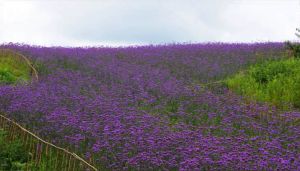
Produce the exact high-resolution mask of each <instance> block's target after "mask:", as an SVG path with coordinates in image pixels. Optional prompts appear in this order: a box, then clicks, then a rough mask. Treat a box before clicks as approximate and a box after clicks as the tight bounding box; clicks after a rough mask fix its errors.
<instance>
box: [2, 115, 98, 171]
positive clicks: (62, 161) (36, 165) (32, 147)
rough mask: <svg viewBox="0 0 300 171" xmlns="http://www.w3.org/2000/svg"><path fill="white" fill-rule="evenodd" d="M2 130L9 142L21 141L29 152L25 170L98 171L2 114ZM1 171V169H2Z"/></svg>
mask: <svg viewBox="0 0 300 171" xmlns="http://www.w3.org/2000/svg"><path fill="white" fill-rule="evenodd" d="M0 129H3V130H4V131H6V132H7V133H8V135H7V141H8V142H9V141H13V140H15V139H16V138H17V139H20V140H21V141H22V143H23V144H24V147H25V148H26V150H28V151H29V154H30V155H28V161H30V162H27V163H26V166H25V167H26V169H25V170H39V171H52V170H53V171H57V170H59V171H97V170H98V169H97V168H96V167H94V166H92V165H91V164H90V163H88V162H87V161H85V160H84V159H82V158H81V157H79V156H78V155H76V154H75V153H72V152H69V151H68V150H66V149H64V148H61V147H57V146H56V145H54V144H51V143H49V142H46V141H44V140H43V139H41V138H40V137H38V136H37V135H35V134H34V133H32V132H30V131H28V130H27V129H25V128H24V127H22V126H21V125H19V124H18V123H16V122H14V121H13V120H11V119H9V118H7V117H6V116H4V115H2V114H1V113H0ZM0 169H1V168H0Z"/></svg>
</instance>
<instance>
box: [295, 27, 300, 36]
mask: <svg viewBox="0 0 300 171" xmlns="http://www.w3.org/2000/svg"><path fill="white" fill-rule="evenodd" d="M295 34H296V36H297V37H298V38H300V29H299V28H296V33H295Z"/></svg>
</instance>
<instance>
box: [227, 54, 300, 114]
mask: <svg viewBox="0 0 300 171" xmlns="http://www.w3.org/2000/svg"><path fill="white" fill-rule="evenodd" d="M226 84H227V86H228V87H229V89H231V90H233V91H235V92H237V93H238V94H241V95H244V96H247V97H249V98H250V99H252V100H257V101H263V102H270V103H271V104H273V105H275V106H277V107H279V108H281V109H289V108H290V107H291V106H292V107H296V108H300V89H299V87H300V59H286V60H280V61H266V62H263V63H259V64H256V65H253V66H251V67H250V68H249V69H248V70H247V71H244V72H240V73H238V74H236V75H234V76H233V77H231V78H229V79H227V80H226Z"/></svg>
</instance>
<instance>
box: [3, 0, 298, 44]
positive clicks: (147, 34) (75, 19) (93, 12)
mask: <svg viewBox="0 0 300 171" xmlns="http://www.w3.org/2000/svg"><path fill="white" fill-rule="evenodd" d="M297 27H300V0H164V1H162V0H161V1H159V0H0V44H1V43H8V42H14V43H17V42H18V43H27V44H34V45H44V46H58V45H60V46H100V45H109V46H118V45H137V44H160V43H174V42H176V43H177V42H178V43H180V42H192V43H198V42H216V41H217V42H257V41H260V42H261V41H285V40H296V39H297V38H296V36H295V34H294V33H295V29H296V28H297Z"/></svg>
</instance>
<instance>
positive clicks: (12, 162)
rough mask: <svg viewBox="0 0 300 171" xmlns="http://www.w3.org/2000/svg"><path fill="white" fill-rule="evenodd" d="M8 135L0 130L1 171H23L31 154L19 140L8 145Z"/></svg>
mask: <svg viewBox="0 0 300 171" xmlns="http://www.w3.org/2000/svg"><path fill="white" fill-rule="evenodd" d="M6 139H7V133H6V132H5V131H3V130H1V129H0V170H23V169H24V167H25V164H26V162H28V161H27V159H28V155H29V153H28V152H27V151H26V150H25V148H24V146H23V145H22V143H21V142H20V141H19V140H15V141H12V142H9V143H7V141H6Z"/></svg>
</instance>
